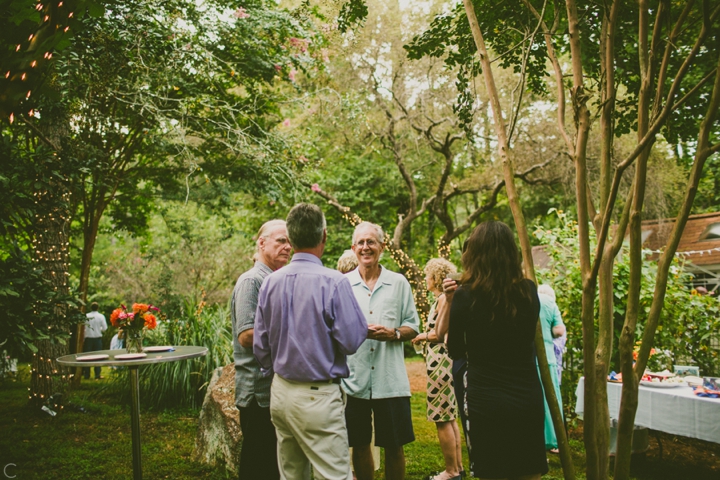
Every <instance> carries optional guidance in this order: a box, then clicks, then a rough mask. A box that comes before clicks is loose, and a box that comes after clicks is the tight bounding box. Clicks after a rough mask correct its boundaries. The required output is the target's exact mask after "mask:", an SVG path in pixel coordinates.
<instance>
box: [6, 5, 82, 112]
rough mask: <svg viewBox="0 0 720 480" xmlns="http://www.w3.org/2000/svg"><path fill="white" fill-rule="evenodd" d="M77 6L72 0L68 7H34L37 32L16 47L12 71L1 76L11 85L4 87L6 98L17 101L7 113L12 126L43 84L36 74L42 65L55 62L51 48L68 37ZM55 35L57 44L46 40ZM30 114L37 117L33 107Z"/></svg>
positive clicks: (11, 102)
mask: <svg viewBox="0 0 720 480" xmlns="http://www.w3.org/2000/svg"><path fill="white" fill-rule="evenodd" d="M75 3H76V2H72V1H70V2H69V5H66V4H65V2H64V1H60V2H57V3H54V2H46V3H42V2H38V3H37V4H36V5H35V10H37V12H38V15H39V20H40V21H39V23H38V26H37V29H36V30H35V31H34V32H32V33H30V34H29V35H28V37H27V40H25V41H22V42H20V43H17V44H16V45H15V49H14V50H15V54H16V55H17V57H16V58H14V59H11V61H10V62H8V65H10V68H8V69H7V70H5V72H4V75H3V74H0V75H2V77H0V78H3V77H4V80H7V81H8V82H9V84H6V85H4V86H3V88H4V89H5V90H6V91H4V92H3V93H4V96H5V97H6V98H7V99H10V98H11V97H12V98H13V99H15V100H10V107H9V114H8V111H7V110H5V112H6V114H8V117H7V118H8V120H9V121H10V123H11V124H12V123H14V121H15V119H16V114H17V113H18V112H19V111H18V109H20V111H24V110H22V104H23V103H25V101H27V100H29V99H30V96H31V95H32V93H33V86H36V85H39V84H40V82H41V80H42V77H41V74H38V73H37V72H38V70H40V69H41V67H42V66H43V62H47V61H49V60H50V59H52V57H53V52H52V51H51V49H52V48H53V45H54V44H57V43H58V42H59V41H60V40H61V39H62V37H64V36H65V35H64V34H66V33H68V31H69V30H70V21H71V19H73V18H75V12H74V11H72V5H74V4H75ZM56 34H59V35H57V36H56V37H55V41H52V42H49V43H48V42H47V41H46V40H47V39H48V38H49V37H51V36H53V35H56ZM39 45H43V46H45V48H49V49H48V50H46V51H42V50H38V46H39ZM9 92H12V94H10V95H8V93H9ZM15 95H17V97H16V96H15ZM23 97H24V99H23ZM18 99H19V101H18ZM23 100H24V101H23ZM26 108H28V107H26ZM3 110H4V109H3ZM27 112H28V116H30V117H32V116H34V115H35V110H34V109H33V108H29V109H28V110H27Z"/></svg>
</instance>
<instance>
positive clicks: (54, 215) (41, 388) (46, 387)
mask: <svg viewBox="0 0 720 480" xmlns="http://www.w3.org/2000/svg"><path fill="white" fill-rule="evenodd" d="M68 181H69V178H68V177H67V176H64V181H63V180H57V179H53V180H52V182H53V183H54V184H53V185H52V186H53V187H55V188H56V189H58V190H60V191H52V189H51V188H48V186H46V187H45V188H43V189H42V190H39V191H36V192H34V193H33V200H34V204H35V211H36V212H38V213H36V214H35V218H34V224H35V225H34V230H35V234H34V235H33V238H32V245H33V253H34V255H33V262H34V263H35V264H37V265H38V267H41V268H42V270H43V276H44V277H45V279H46V280H48V281H50V282H51V283H52V285H53V290H54V291H56V292H57V291H58V290H60V293H62V294H67V293H68V292H67V290H68V276H69V273H68V271H67V270H68V267H69V246H70V242H69V239H68V235H67V228H68V222H69V212H68V211H67V205H69V204H70V200H71V197H70V192H68V191H67V190H66V189H65V188H64V185H65V184H67V182H68ZM35 183H36V184H43V182H42V181H41V178H39V177H38V178H36V182H35ZM32 307H33V317H32V319H31V320H30V324H31V325H32V326H35V327H36V328H43V327H47V330H48V332H47V334H48V335H49V336H50V337H53V336H55V334H56V333H60V332H61V331H62V325H64V321H65V319H66V318H67V314H66V307H65V306H64V305H62V304H58V303H55V304H54V305H44V304H41V303H40V302H39V301H37V302H35V303H34V304H33V305H32ZM43 307H45V308H43ZM47 307H50V308H47ZM38 320H39V321H41V322H42V324H40V325H37V326H36V321H38ZM53 330H57V332H53ZM74 376H75V375H74V374H70V373H68V374H65V371H64V370H63V369H62V367H59V366H58V365H57V364H56V363H55V360H54V359H53V358H50V357H47V356H43V354H39V353H36V354H34V355H33V362H32V363H31V388H29V396H28V398H29V400H31V401H32V400H35V401H42V402H51V403H49V406H52V407H53V408H54V409H55V410H58V409H60V410H62V408H63V406H62V405H61V404H59V403H58V402H59V398H58V396H56V395H55V393H57V392H60V391H62V390H63V388H62V387H60V388H58V386H57V385H56V384H55V383H56V381H58V382H60V384H61V385H62V384H65V383H67V382H68V381H70V380H71V379H72V378H73V377H74Z"/></svg>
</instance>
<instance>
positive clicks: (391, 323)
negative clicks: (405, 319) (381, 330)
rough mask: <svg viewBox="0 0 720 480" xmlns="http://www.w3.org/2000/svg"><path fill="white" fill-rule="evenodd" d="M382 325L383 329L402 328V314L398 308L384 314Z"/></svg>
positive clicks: (381, 319) (381, 320)
mask: <svg viewBox="0 0 720 480" xmlns="http://www.w3.org/2000/svg"><path fill="white" fill-rule="evenodd" d="M380 325H382V326H383V327H390V328H397V327H399V326H400V312H399V311H398V310H397V308H392V309H388V310H386V311H384V312H383V314H382V317H381V318H380Z"/></svg>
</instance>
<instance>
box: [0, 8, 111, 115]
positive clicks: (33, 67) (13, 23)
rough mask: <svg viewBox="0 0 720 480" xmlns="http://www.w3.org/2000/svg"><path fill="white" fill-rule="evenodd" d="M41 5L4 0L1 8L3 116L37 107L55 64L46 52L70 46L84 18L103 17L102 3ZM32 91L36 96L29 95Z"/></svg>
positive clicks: (0, 94)
mask: <svg viewBox="0 0 720 480" xmlns="http://www.w3.org/2000/svg"><path fill="white" fill-rule="evenodd" d="M59 3H62V4H63V5H62V7H61V6H60V5H58V2H46V3H44V4H43V3H39V2H36V1H35V0H5V1H3V3H2V7H0V12H2V14H1V15H0V31H1V32H2V34H1V37H0V38H1V39H2V40H0V65H2V70H3V72H2V75H0V117H2V120H3V121H7V120H8V119H9V116H10V115H11V114H12V115H13V117H18V116H19V114H20V112H27V111H29V110H32V109H33V108H36V106H37V103H36V102H35V98H36V97H37V96H38V93H40V92H43V91H47V90H48V85H47V83H46V80H47V74H48V71H49V70H50V67H51V65H52V62H51V59H50V58H48V57H47V53H53V52H60V51H62V50H63V49H65V48H67V47H68V46H69V45H70V41H71V39H72V37H73V35H74V34H75V32H76V31H77V30H78V29H79V28H80V25H81V19H82V18H83V17H84V16H86V15H90V16H93V17H98V16H100V15H102V14H103V6H102V0H98V1H95V0H65V1H64V2H59ZM28 92H31V93H32V94H34V96H33V95H28Z"/></svg>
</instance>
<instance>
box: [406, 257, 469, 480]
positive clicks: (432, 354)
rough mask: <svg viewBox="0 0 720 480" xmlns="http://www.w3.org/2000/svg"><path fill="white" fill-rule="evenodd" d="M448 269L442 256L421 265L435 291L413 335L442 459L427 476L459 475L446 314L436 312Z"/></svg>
mask: <svg viewBox="0 0 720 480" xmlns="http://www.w3.org/2000/svg"><path fill="white" fill-rule="evenodd" d="M451 272H452V273H455V272H457V268H455V265H453V264H452V263H450V262H449V261H447V260H445V259H443V258H433V259H432V260H430V261H429V262H428V263H427V265H425V282H426V283H427V288H428V290H429V291H431V292H433V294H434V295H435V303H434V304H433V306H432V307H431V309H430V313H429V314H428V319H427V324H426V325H425V332H424V333H421V334H419V335H418V336H417V337H415V339H413V343H414V344H417V343H424V344H425V345H426V348H425V349H424V351H425V365H426V367H427V375H428V383H427V418H428V420H429V421H431V422H435V426H436V427H437V432H438V440H439V443H440V449H441V450H442V454H443V457H444V459H445V471H443V472H440V473H438V474H437V475H435V476H432V475H431V476H429V477H428V479H429V480H454V479H460V478H462V477H461V472H462V453H461V452H462V450H461V444H460V430H459V429H458V425H457V422H456V421H455V419H456V417H457V402H456V401H455V390H454V389H453V381H452V360H450V357H448V352H447V347H446V346H445V335H446V333H447V330H448V329H447V327H448V322H447V317H448V316H447V315H438V314H439V313H440V312H441V311H442V310H443V309H444V308H446V306H447V304H446V300H445V295H444V294H443V293H442V287H443V279H445V277H447V276H448V274H449V273H451Z"/></svg>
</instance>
